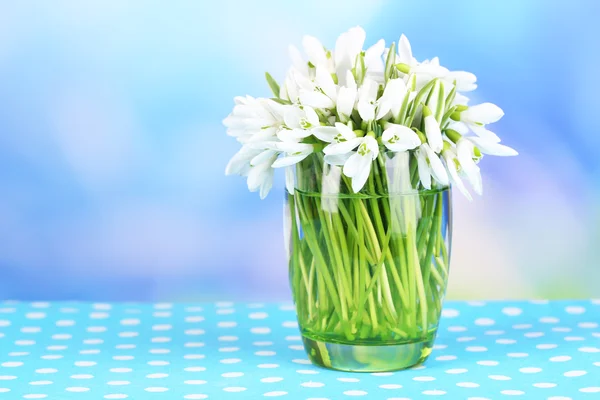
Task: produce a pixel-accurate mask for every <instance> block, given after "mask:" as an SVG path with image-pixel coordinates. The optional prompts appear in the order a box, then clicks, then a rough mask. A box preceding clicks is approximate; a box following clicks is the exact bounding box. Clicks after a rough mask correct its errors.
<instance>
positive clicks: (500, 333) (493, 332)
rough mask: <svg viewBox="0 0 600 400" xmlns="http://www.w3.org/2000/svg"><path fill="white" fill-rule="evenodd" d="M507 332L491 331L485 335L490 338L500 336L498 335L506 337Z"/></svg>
mask: <svg viewBox="0 0 600 400" xmlns="http://www.w3.org/2000/svg"><path fill="white" fill-rule="evenodd" d="M505 333H506V332H504V331H498V330H491V331H485V332H484V335H488V336H498V335H504V334H505Z"/></svg>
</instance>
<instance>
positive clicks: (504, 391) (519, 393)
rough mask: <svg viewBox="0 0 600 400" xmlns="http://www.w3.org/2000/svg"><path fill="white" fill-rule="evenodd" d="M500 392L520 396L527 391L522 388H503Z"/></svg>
mask: <svg viewBox="0 0 600 400" xmlns="http://www.w3.org/2000/svg"><path fill="white" fill-rule="evenodd" d="M500 393H502V394H503V395H505V396H520V395H522V394H525V392H524V391H522V390H501V391H500Z"/></svg>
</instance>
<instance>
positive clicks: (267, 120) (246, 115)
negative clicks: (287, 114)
mask: <svg viewBox="0 0 600 400" xmlns="http://www.w3.org/2000/svg"><path fill="white" fill-rule="evenodd" d="M235 104H236V105H235V107H234V108H233V112H232V113H231V114H229V115H228V116H227V118H225V119H224V120H223V125H225V126H226V127H227V134H228V135H230V136H234V137H236V138H237V139H238V141H240V142H241V143H247V142H250V141H260V140H265V139H266V138H271V137H273V136H274V135H275V134H276V133H277V130H278V129H279V127H280V126H281V124H282V122H283V121H282V120H283V118H282V112H283V111H282V110H283V106H281V104H277V103H275V102H274V101H272V100H270V99H263V98H257V99H255V98H253V97H251V96H246V97H236V98H235Z"/></svg>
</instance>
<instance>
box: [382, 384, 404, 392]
mask: <svg viewBox="0 0 600 400" xmlns="http://www.w3.org/2000/svg"><path fill="white" fill-rule="evenodd" d="M379 387H380V388H382V389H388V390H393V389H402V385H398V384H396V383H386V384H385V385H379Z"/></svg>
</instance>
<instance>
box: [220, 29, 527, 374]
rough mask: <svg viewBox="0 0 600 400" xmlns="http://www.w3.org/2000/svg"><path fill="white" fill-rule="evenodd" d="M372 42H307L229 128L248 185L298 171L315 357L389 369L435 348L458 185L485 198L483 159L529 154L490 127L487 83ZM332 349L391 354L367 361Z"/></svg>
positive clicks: (304, 293)
mask: <svg viewBox="0 0 600 400" xmlns="http://www.w3.org/2000/svg"><path fill="white" fill-rule="evenodd" d="M364 41H365V32H364V30H363V29H362V28H360V27H355V28H352V29H350V30H349V31H348V32H346V33H343V34H342V35H341V36H340V37H339V38H338V39H337V41H336V43H335V49H334V50H333V51H331V50H327V49H326V48H325V47H323V45H322V44H321V43H320V42H319V41H318V40H317V39H316V38H314V37H310V36H305V37H304V39H303V47H304V50H305V53H306V55H305V56H304V55H302V54H301V53H300V51H298V50H297V49H296V48H295V47H293V46H291V47H290V56H291V58H292V63H293V65H292V67H291V68H290V69H289V72H288V73H287V76H286V77H285V80H284V81H283V84H282V85H278V84H277V83H276V82H275V80H274V79H273V78H272V77H271V76H270V75H269V74H267V75H266V78H267V82H268V84H269V86H270V87H271V90H272V91H273V94H274V97H272V98H253V97H250V96H246V97H237V98H235V107H234V109H233V112H232V113H231V114H230V115H229V116H228V117H227V118H226V119H225V120H224V121H223V122H224V124H225V126H227V128H228V130H227V132H228V134H229V135H231V136H234V137H236V138H237V140H238V141H239V142H240V143H241V145H242V148H241V150H240V151H239V152H238V153H237V154H236V155H235V156H234V157H233V158H232V159H231V161H230V162H229V165H228V166H227V170H226V172H227V174H239V175H243V176H246V177H247V179H248V188H249V189H250V190H251V191H256V190H258V191H260V196H261V198H264V197H265V196H266V195H267V194H268V192H269V190H270V189H271V187H272V181H273V171H274V170H275V169H278V168H283V169H285V172H286V173H285V176H286V187H287V190H288V192H289V194H288V225H289V237H288V240H289V243H290V244H291V246H290V247H291V251H290V272H291V285H292V291H293V294H294V299H295V301H296V306H297V311H298V319H299V322H300V327H301V329H302V334H303V337H304V343H305V346H306V348H307V350H308V353H309V357H311V359H312V360H313V361H314V362H316V363H319V364H321V365H324V366H328V367H333V368H340V369H347V370H365V371H378V370H387V369H394V368H404V367H407V366H410V365H413V364H414V363H416V362H419V361H422V360H423V359H424V358H425V357H426V356H427V355H428V354H429V352H430V349H431V346H432V343H433V338H434V337H435V332H436V329H437V323H438V321H439V316H440V313H441V307H442V298H443V295H444V292H445V288H446V284H447V279H448V264H449V253H450V251H449V248H448V246H449V243H450V240H449V236H450V234H449V232H450V230H451V223H450V219H451V218H450V210H449V209H450V198H449V195H448V193H449V186H450V185H452V186H454V187H456V188H458V189H459V190H460V191H461V192H462V193H463V194H464V195H465V196H467V197H468V198H469V199H471V195H470V193H469V191H468V190H467V188H466V186H465V183H464V182H463V179H464V180H466V181H468V182H469V183H470V185H471V187H472V188H473V190H474V191H475V192H476V193H478V194H481V192H482V182H481V174H480V170H479V167H478V163H479V161H480V160H481V159H482V157H483V155H484V154H489V155H497V156H511V155H516V154H517V152H516V151H515V150H513V149H511V148H510V147H507V146H505V145H502V144H500V138H499V137H498V136H497V135H496V134H495V133H493V132H492V131H490V130H489V129H488V126H487V125H488V124H491V123H493V122H496V121H498V120H499V119H500V118H501V117H502V116H503V112H502V110H501V109H500V108H499V107H498V106H496V105H494V104H491V103H482V104H477V105H469V99H468V98H467V97H466V96H465V95H464V93H466V92H470V91H473V90H474V89H475V88H476V87H477V85H476V83H475V82H476V77H475V75H473V74H472V73H469V72H464V71H450V70H448V69H447V68H444V67H442V66H441V65H440V63H439V60H438V59H437V58H433V59H431V60H425V61H422V62H419V61H417V60H416V59H415V58H414V57H413V55H412V50H411V46H410V43H409V42H408V39H407V38H406V37H405V36H401V37H400V40H399V41H398V43H397V44H396V43H392V44H391V45H390V46H389V48H386V46H385V43H384V41H383V40H380V41H378V42H377V43H375V44H374V45H373V46H371V47H369V48H368V49H367V50H363V44H364ZM324 343H329V344H328V345H327V346H325V345H324ZM331 343H338V344H339V343H346V344H349V345H355V344H356V343H360V345H361V346H365V345H369V346H371V345H373V346H375V345H377V344H378V343H384V344H385V346H388V347H385V346H384V347H382V349H383V350H381V351H372V352H367V353H366V354H367V356H365V357H363V356H361V360H357V359H356V354H357V353H356V352H352V353H348V354H350V355H349V356H348V357H346V356H345V355H348V354H347V353H346V350H345V349H347V348H348V347H344V346H342V347H339V348H338V349H337V350H336V351H332V350H331V349H332V347H331ZM390 344H398V346H404V344H405V345H406V346H409V347H400V348H402V349H405V350H402V351H403V352H402V353H395V352H393V351H391V350H390V349H391V347H389V345H390ZM406 349H408V350H406ZM386 357H387V358H386ZM348 358H350V359H352V360H351V361H347V359H348ZM365 360H366V361H365Z"/></svg>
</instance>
